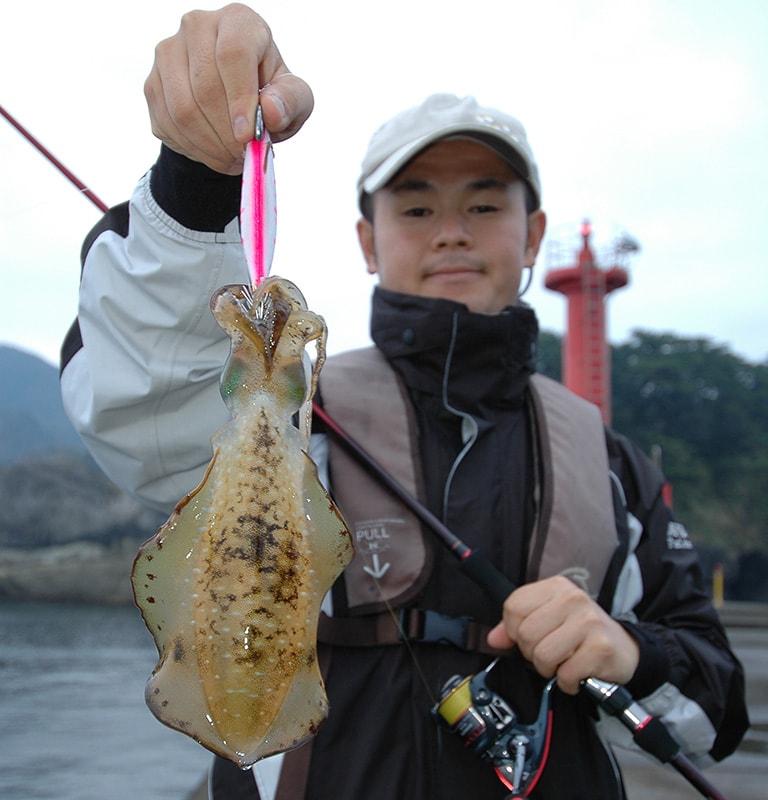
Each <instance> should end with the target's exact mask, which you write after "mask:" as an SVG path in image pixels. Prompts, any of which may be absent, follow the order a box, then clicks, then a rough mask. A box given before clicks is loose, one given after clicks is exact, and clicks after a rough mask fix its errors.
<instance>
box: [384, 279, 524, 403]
mask: <svg viewBox="0 0 768 800" xmlns="http://www.w3.org/2000/svg"><path fill="white" fill-rule="evenodd" d="M538 330H539V326H538V321H537V319H536V315H535V313H534V311H533V309H531V308H530V306H527V305H524V304H520V305H517V306H510V307H508V308H505V309H504V310H503V311H502V312H500V313H499V314H475V313H472V312H470V311H469V309H468V308H467V307H466V306H465V305H463V304H462V303H456V302H453V301H452V300H440V299H433V298H426V297H416V296H412V295H405V294H399V293H397V292H391V291H388V290H385V289H382V288H380V287H376V288H375V290H374V293H373V302H372V312H371V337H372V339H373V341H374V343H375V344H376V346H377V347H378V348H379V349H380V350H381V351H382V352H383V353H384V355H385V357H386V358H387V360H388V361H389V362H390V364H391V365H392V367H393V368H394V369H395V370H396V371H397V372H398V374H400V376H401V378H402V379H403V380H404V382H405V384H406V386H408V388H409V389H411V390H416V391H418V392H422V393H424V394H428V395H437V396H439V395H441V394H442V393H443V389H444V387H445V388H446V391H447V394H446V397H447V399H448V401H449V402H450V404H451V405H452V406H455V407H456V408H459V409H461V410H462V411H465V412H467V413H471V414H478V413H479V414H480V415H481V416H484V414H483V409H488V410H490V409H491V408H504V407H519V405H520V404H521V403H522V399H523V394H524V391H525V388H526V386H527V384H528V378H529V376H530V375H531V374H532V373H533V372H534V370H535V364H536V342H537V337H538Z"/></svg>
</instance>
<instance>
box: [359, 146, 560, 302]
mask: <svg viewBox="0 0 768 800" xmlns="http://www.w3.org/2000/svg"><path fill="white" fill-rule="evenodd" d="M372 199H373V220H374V222H373V223H371V222H368V221H367V220H364V219H361V220H360V221H359V223H358V235H359V238H360V245H361V247H362V249H363V253H364V254H365V258H366V261H367V263H368V271H369V272H370V273H372V274H374V273H375V274H378V276H379V284H380V285H381V286H382V288H384V289H391V290H392V291H395V292H402V293H404V294H411V295H420V296H422V297H439V298H445V299H449V300H455V301H458V302H461V303H464V304H466V305H467V306H468V307H469V309H470V310H471V311H475V312H479V313H495V312H498V311H501V310H502V309H503V308H504V307H505V306H508V305H512V304H514V303H515V302H516V300H517V296H518V292H519V290H520V278H521V275H522V272H523V269H524V268H525V267H532V266H533V264H534V262H535V260H536V254H537V253H538V250H539V245H540V244H541V240H542V238H543V236H544V228H545V224H546V220H545V217H544V213H543V212H542V211H540V210H538V211H534V212H533V214H531V215H530V216H529V215H528V214H527V213H526V208H525V184H524V183H523V182H522V180H521V179H520V178H519V177H518V176H517V174H516V173H515V171H514V170H513V169H512V167H511V166H510V165H509V164H508V163H507V162H506V161H504V159H502V158H501V156H499V155H497V154H496V153H495V152H493V151H492V150H490V149H489V148H487V147H485V146H484V145H482V144H480V143H479V142H475V141H472V140H469V139H448V140H443V141H440V142H437V143H436V144H434V145H432V146H431V147H428V148H427V149H425V150H423V151H422V152H421V153H419V155H417V156H416V158H414V159H413V161H411V162H410V163H409V164H408V165H407V166H406V167H405V168H404V169H403V170H401V171H400V172H399V173H398V174H397V176H396V177H395V178H394V179H393V181H392V182H391V183H390V184H388V185H387V186H386V187H385V188H384V189H381V190H379V191H378V192H376V193H375V194H374V195H373V198H372Z"/></svg>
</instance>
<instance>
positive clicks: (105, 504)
mask: <svg viewBox="0 0 768 800" xmlns="http://www.w3.org/2000/svg"><path fill="white" fill-rule="evenodd" d="M161 521H162V515H158V514H156V513H154V512H150V511H147V510H146V509H145V508H143V507H142V506H141V505H140V504H139V503H138V502H137V501H136V500H134V499H133V498H131V497H129V496H128V495H127V494H125V493H124V492H122V491H121V490H120V489H118V488H117V487H116V486H115V485H114V484H113V483H112V482H111V481H110V480H109V479H108V478H107V477H106V476H105V475H104V474H103V473H102V472H101V471H100V470H99V468H98V467H97V466H96V464H95V463H94V461H93V459H92V458H91V457H90V455H89V454H88V452H87V450H86V449H85V447H84V446H83V444H82V442H81V441H80V438H79V437H78V435H77V434H76V433H75V431H74V429H73V428H72V426H71V425H70V423H69V420H68V419H67V417H66V414H65V413H64V408H63V405H62V402H61V395H60V393H59V378H58V373H57V370H56V368H55V367H54V366H53V365H51V364H49V363H47V362H46V361H43V360H42V359H41V358H38V357H37V356H35V355H32V354H31V353H26V352H23V351H21V350H18V349H16V348H13V347H2V346H0V603H2V602H3V601H5V600H49V601H57V602H58V601H84V602H97V603H98V602H109V603H112V602H130V598H131V591H130V584H129V582H128V576H129V575H130V572H131V564H132V561H133V557H134V555H135V553H136V548H137V547H138V544H139V542H141V541H142V540H143V539H146V538H147V537H148V536H150V535H151V534H152V533H154V531H155V530H156V529H157V527H158V525H159V524H160V522H161Z"/></svg>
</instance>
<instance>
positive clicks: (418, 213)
mask: <svg viewBox="0 0 768 800" xmlns="http://www.w3.org/2000/svg"><path fill="white" fill-rule="evenodd" d="M429 213H430V211H429V209H428V208H422V207H416V208H407V209H406V210H405V216H406V217H426V216H427V215H428V214H429Z"/></svg>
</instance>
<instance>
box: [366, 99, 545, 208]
mask: <svg viewBox="0 0 768 800" xmlns="http://www.w3.org/2000/svg"><path fill="white" fill-rule="evenodd" d="M451 136H461V137H467V138H471V139H476V140H477V141H479V142H481V143H482V144H484V145H486V146H487V147H490V148H491V149H492V150H494V151H496V152H497V153H498V154H499V155H500V156H501V157H502V158H504V159H505V160H506V161H508V162H509V164H510V165H511V166H512V167H513V168H514V170H515V172H517V173H518V175H520V177H521V178H522V179H523V180H524V181H525V182H526V183H527V184H528V186H529V187H530V188H531V191H532V192H533V196H534V200H535V203H536V207H537V208H538V207H539V206H540V205H541V183H540V180H539V170H538V167H537V166H536V161H535V160H534V158H533V151H532V150H531V146H530V145H529V144H528V138H527V136H526V135H525V129H524V128H523V126H522V125H521V124H520V122H519V120H517V119H515V118H514V117H511V116H510V115H509V114H505V113H504V112H502V111H499V110H498V109H495V108H489V107H487V106H481V105H480V104H479V103H478V102H477V100H475V98H474V97H471V96H467V97H461V98H459V97H456V96H455V95H452V94H433V95H430V96H429V97H428V98H427V99H426V100H425V101H424V102H423V103H422V104H421V105H420V106H415V107H414V108H409V109H407V110H406V111H403V112H401V113H400V114H398V115H397V116H396V117H393V118H392V119H390V120H389V121H388V122H385V123H384V124H383V125H382V126H381V127H380V128H379V129H378V130H377V131H376V133H374V134H373V136H372V137H371V141H370V144H369V145H368V152H367V153H366V154H365V157H364V158H363V162H362V167H361V172H360V177H359V179H358V181H357V192H358V199H359V200H360V201H361V203H362V199H363V197H364V195H367V194H373V192H376V191H378V190H379V189H382V188H383V187H384V186H386V185H387V184H388V183H389V182H390V181H391V180H392V178H394V177H395V175H396V174H397V173H398V172H399V171H400V170H401V169H402V168H403V167H404V166H405V165H406V164H407V163H408V162H409V161H410V160H411V159H412V158H414V157H415V156H416V155H418V153H420V152H421V151H422V150H423V149H424V148H425V147H428V146H429V145H431V144H433V143H434V142H436V141H438V140H439V139H445V138H447V137H451Z"/></svg>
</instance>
